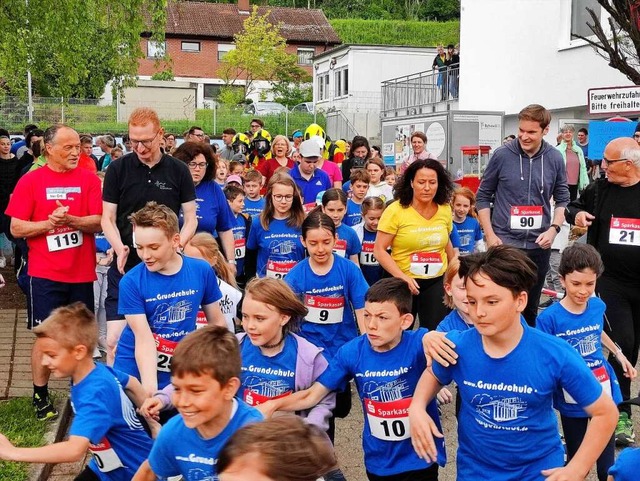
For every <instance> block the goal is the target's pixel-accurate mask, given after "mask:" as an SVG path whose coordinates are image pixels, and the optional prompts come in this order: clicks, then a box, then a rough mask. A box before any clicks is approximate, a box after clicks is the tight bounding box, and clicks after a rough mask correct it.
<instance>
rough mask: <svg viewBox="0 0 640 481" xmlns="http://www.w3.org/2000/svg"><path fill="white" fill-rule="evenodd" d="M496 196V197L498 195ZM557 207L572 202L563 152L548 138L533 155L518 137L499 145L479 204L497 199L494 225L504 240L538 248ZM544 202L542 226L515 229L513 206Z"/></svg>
mask: <svg viewBox="0 0 640 481" xmlns="http://www.w3.org/2000/svg"><path fill="white" fill-rule="evenodd" d="M494 196H495V197H494ZM552 197H553V199H554V201H555V208H558V207H562V208H564V207H566V206H567V204H568V203H569V188H568V187H567V171H566V167H565V165H564V160H563V159H562V154H561V153H560V152H559V151H558V150H557V149H556V148H554V147H553V146H551V145H549V144H548V143H547V142H545V141H544V140H543V141H542V145H541V146H540V149H539V150H538V152H536V153H535V154H534V155H533V157H529V156H528V154H526V153H525V152H524V151H523V150H522V148H521V147H520V143H519V142H518V139H515V140H512V141H511V142H509V143H508V144H506V145H503V146H502V147H499V148H498V149H496V151H495V153H494V154H493V156H492V157H491V160H489V164H488V165H487V169H486V170H485V172H484V174H483V176H482V181H481V183H480V188H479V189H478V193H477V195H476V199H477V207H478V210H480V209H488V208H489V207H490V205H491V202H493V215H492V217H491V225H492V227H493V230H494V232H495V234H496V235H497V236H498V237H499V238H500V239H501V240H502V242H503V243H504V244H508V245H511V246H514V247H518V248H520V249H538V248H539V247H540V246H539V245H538V244H536V239H537V238H538V236H539V235H540V234H541V233H543V232H544V231H546V230H548V229H549V227H550V226H551V222H552V219H553V211H552V209H551V198H552ZM513 206H542V208H543V215H542V226H541V228H539V229H526V230H512V229H511V227H510V215H511V207H513Z"/></svg>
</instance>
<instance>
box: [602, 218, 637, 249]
mask: <svg viewBox="0 0 640 481" xmlns="http://www.w3.org/2000/svg"><path fill="white" fill-rule="evenodd" d="M609 244H616V245H621V246H635V247H640V219H624V218H622V217H612V218H611V224H610V226H609Z"/></svg>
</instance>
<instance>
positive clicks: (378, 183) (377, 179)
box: [364, 158, 393, 202]
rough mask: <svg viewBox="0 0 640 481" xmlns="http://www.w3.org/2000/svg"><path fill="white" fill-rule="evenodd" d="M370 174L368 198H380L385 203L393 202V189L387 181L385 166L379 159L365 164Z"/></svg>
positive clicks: (370, 160)
mask: <svg viewBox="0 0 640 481" xmlns="http://www.w3.org/2000/svg"><path fill="white" fill-rule="evenodd" d="M364 167H365V169H367V172H368V173H369V190H367V194H366V197H380V198H381V199H382V201H383V202H388V201H390V200H393V187H391V186H390V185H389V184H387V182H386V181H385V165H384V162H382V160H380V159H378V158H374V159H369V160H367V163H366V164H364Z"/></svg>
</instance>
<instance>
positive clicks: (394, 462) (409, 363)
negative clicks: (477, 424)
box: [318, 328, 446, 476]
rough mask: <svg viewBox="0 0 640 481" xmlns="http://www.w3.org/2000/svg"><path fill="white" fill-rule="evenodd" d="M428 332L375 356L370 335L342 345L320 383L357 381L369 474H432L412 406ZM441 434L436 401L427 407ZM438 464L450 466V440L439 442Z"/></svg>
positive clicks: (406, 335)
mask: <svg viewBox="0 0 640 481" xmlns="http://www.w3.org/2000/svg"><path fill="white" fill-rule="evenodd" d="M427 332H428V331H427V330H426V329H424V328H419V329H417V330H416V331H404V332H403V333H402V339H401V340H400V343H399V344H398V345H397V346H396V347H394V348H393V349H391V350H389V351H385V352H378V351H374V350H373V348H372V347H371V344H370V342H369V339H368V338H367V336H366V334H365V335H362V336H360V337H358V338H356V339H353V340H352V341H349V342H348V343H347V344H345V345H344V346H342V347H341V348H340V349H339V350H338V353H337V354H336V356H335V357H334V358H333V359H332V360H331V361H330V362H329V367H328V368H327V370H326V371H325V372H324V373H323V374H321V375H320V377H319V378H318V382H319V383H321V384H322V385H323V386H325V387H326V388H327V389H331V390H335V389H338V388H339V387H340V386H341V385H343V384H345V383H346V382H347V381H349V380H351V379H353V380H354V381H355V384H356V388H357V389H358V396H360V400H361V402H362V411H363V413H364V427H363V430H362V448H363V451H364V464H365V466H366V468H367V471H369V472H371V473H373V474H375V475H378V476H391V475H394V474H399V473H403V472H406V471H413V470H418V469H426V468H427V467H429V466H430V463H428V462H427V461H424V460H422V459H420V458H419V457H418V455H417V454H416V453H415V451H414V449H413V447H412V446H411V438H410V433H409V417H408V416H409V414H408V409H409V404H411V399H412V398H413V393H414V391H415V388H416V385H417V384H418V380H419V379H420V376H421V375H422V372H423V371H424V370H425V368H426V360H425V356H424V350H423V348H422V338H423V337H424V335H425V334H426V333H427ZM427 412H428V413H429V416H431V418H432V419H433V420H434V422H435V423H436V425H437V427H438V430H440V432H442V428H441V427H440V418H439V416H438V407H437V404H436V402H435V401H431V402H430V403H429V405H428V406H427ZM436 446H437V449H438V464H439V465H441V466H444V465H445V463H446V452H445V448H444V440H443V439H442V438H436Z"/></svg>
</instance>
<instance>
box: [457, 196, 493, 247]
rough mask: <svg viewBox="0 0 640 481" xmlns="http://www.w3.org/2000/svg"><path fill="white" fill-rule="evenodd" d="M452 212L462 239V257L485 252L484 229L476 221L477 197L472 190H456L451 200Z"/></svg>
mask: <svg viewBox="0 0 640 481" xmlns="http://www.w3.org/2000/svg"><path fill="white" fill-rule="evenodd" d="M451 210H452V211H453V225H454V226H455V227H456V229H457V231H458V236H459V237H460V246H459V249H460V255H463V256H464V255H467V254H471V253H472V252H484V251H485V244H484V238H483V234H482V229H481V228H480V222H478V219H476V196H475V194H474V193H473V192H472V191H471V189H468V188H467V187H460V188H458V189H456V190H455V192H454V193H453V198H452V200H451Z"/></svg>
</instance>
